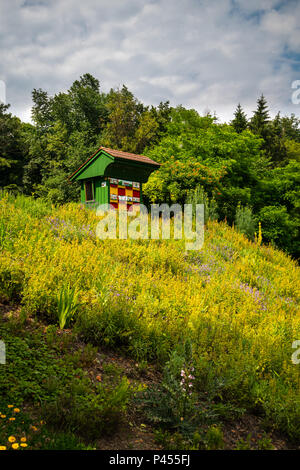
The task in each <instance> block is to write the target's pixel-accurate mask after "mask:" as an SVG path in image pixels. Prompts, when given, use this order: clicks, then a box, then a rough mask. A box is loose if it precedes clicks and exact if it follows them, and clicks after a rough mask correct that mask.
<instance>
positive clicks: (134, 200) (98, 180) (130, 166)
mask: <svg viewBox="0 0 300 470" xmlns="http://www.w3.org/2000/svg"><path fill="white" fill-rule="evenodd" d="M159 167H160V164H159V163H157V162H155V161H153V160H151V159H150V158H148V157H146V156H144V155H135V154H134V153H128V152H121V151H120V150H113V149H110V148H107V147H100V148H99V149H98V150H97V151H96V152H95V153H94V154H93V155H92V156H91V157H89V158H88V159H87V160H86V161H85V162H84V163H83V164H82V165H81V166H80V167H79V168H78V169H77V170H76V171H75V172H74V173H73V174H72V175H71V176H70V178H69V180H70V181H71V182H72V181H80V183H81V202H82V203H84V204H87V205H89V206H97V205H98V204H104V203H110V204H112V205H113V207H115V208H118V207H119V205H120V204H122V205H124V206H125V205H127V206H126V207H127V209H128V208H129V207H130V206H131V205H132V204H138V203H140V202H142V200H143V195H142V184H143V183H145V182H146V181H147V180H148V178H149V176H150V174H151V173H152V172H153V171H154V170H157V169H158V168H159Z"/></svg>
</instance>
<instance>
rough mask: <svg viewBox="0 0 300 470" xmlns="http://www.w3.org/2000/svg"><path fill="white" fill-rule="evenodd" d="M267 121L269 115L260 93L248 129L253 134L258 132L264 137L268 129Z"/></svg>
mask: <svg viewBox="0 0 300 470" xmlns="http://www.w3.org/2000/svg"><path fill="white" fill-rule="evenodd" d="M269 121H270V116H269V110H268V105H267V101H266V99H265V97H264V95H263V94H262V95H261V96H260V98H258V100H257V108H256V111H254V114H253V117H252V119H251V121H250V129H251V130H252V131H253V133H254V134H258V135H260V136H261V137H263V138H265V137H267V134H268V131H269Z"/></svg>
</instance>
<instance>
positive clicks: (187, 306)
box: [0, 193, 300, 446]
mask: <svg viewBox="0 0 300 470" xmlns="http://www.w3.org/2000/svg"><path fill="white" fill-rule="evenodd" d="M98 220H99V219H98V218H97V217H96V214H95V212H93V211H91V210H87V209H85V208H84V207H83V206H81V205H79V204H75V203H69V204H65V205H63V206H60V207H55V206H53V205H51V204H50V203H49V202H45V201H43V200H42V199H37V200H34V199H33V198H30V197H25V196H12V195H10V194H7V193H6V194H5V193H3V194H2V195H1V199H0V250H1V251H0V300H1V302H3V303H6V304H13V305H18V306H19V307H20V308H19V319H18V321H19V324H20V325H26V324H27V323H28V322H38V323H42V324H43V325H44V326H45V328H50V329H51V328H54V330H55V329H57V330H59V324H60V326H61V329H62V330H63V329H68V330H71V331H72V332H73V333H74V334H76V335H77V337H78V338H80V341H83V342H84V343H85V344H87V345H89V347H90V348H93V347H99V346H101V345H104V346H105V347H107V348H109V349H110V350H113V351H117V352H118V354H121V355H123V356H124V357H129V358H132V359H134V361H137V362H138V363H139V364H141V365H142V367H143V368H145V369H147V367H150V366H151V365H153V364H154V365H155V366H156V367H157V368H158V370H160V371H162V372H163V374H164V375H163V377H164V379H163V380H164V381H165V387H163V388H162V390H163V394H164V396H165V397H166V399H167V398H168V393H170V395H169V398H170V397H171V398H172V400H173V401H172V400H171V398H170V399H169V401H168V403H171V402H172V403H173V405H174V408H175V407H178V409H180V416H179V417H178V416H177V417H176V416H175V415H176V412H175V409H173V410H170V414H171V415H172V419H173V421H172V419H171V418H170V416H168V419H169V418H170V419H169V421H168V419H167V418H166V417H165V416H162V412H161V411H159V410H158V411H157V413H158V417H156V418H155V419H156V423H158V425H160V424H161V426H163V425H164V426H165V427H164V429H168V423H171V422H172V424H171V425H170V428H172V426H173V429H174V426H175V428H176V429H177V431H178V429H179V426H181V424H180V420H181V421H183V416H184V417H186V418H185V419H186V421H188V420H189V419H190V424H191V429H192V436H193V437H192V441H193V444H192V445H194V446H196V444H195V442H194V441H195V430H196V428H197V419H198V418H199V416H200V415H201V413H202V415H201V416H202V418H203V416H204V415H203V413H204V412H205V410H207V403H208V402H209V403H213V406H214V410H215V411H216V410H218V412H219V413H221V411H220V410H223V411H222V413H223V414H224V415H225V414H226V413H227V414H228V413H229V414H230V413H231V414H233V416H235V413H236V414H237V413H240V414H243V413H246V412H247V413H252V414H253V415H256V416H260V417H262V418H263V419H264V422H265V425H266V427H267V429H275V430H278V431H279V432H281V433H283V435H284V436H286V437H287V438H288V439H290V440H291V441H293V442H298V443H299V439H300V393H299V391H300V390H299V388H300V365H297V364H294V363H293V362H292V360H291V356H292V354H293V352H294V350H293V349H292V343H293V342H294V341H295V340H297V339H300V315H299V286H300V283H299V267H298V265H297V263H296V262H295V261H293V260H292V259H291V258H289V257H288V256H287V255H286V254H284V253H283V252H281V251H279V250H277V249H274V248H272V247H271V246H264V245H261V244H260V240H257V239H256V242H251V241H249V240H248V239H247V238H245V237H244V235H242V234H240V233H238V232H237V231H236V230H235V229H234V228H233V227H230V226H228V225H227V224H226V223H218V222H211V221H209V222H208V223H207V225H206V227H205V242H204V246H203V249H201V250H200V251H189V252H186V251H185V249H184V240H164V241H161V240H157V241H151V240H134V241H133V240H99V239H98V238H97V237H96V236H95V228H96V224H97V222H98ZM10 321H13V320H12V319H11V320H8V323H9V322H10ZM14 321H15V320H14ZM19 328H21V329H22V326H19ZM24 328H25V326H24ZM0 339H1V337H0ZM36 347H38V342H37V343H36ZM1 367H3V366H1ZM27 367H30V365H29V364H26V360H25V361H24V363H23V368H24V369H26V368H27ZM1 374H2V375H3V372H2V369H1V370H0V375H1ZM185 374H189V377H190V379H189V380H190V385H191V386H190V389H191V393H189V394H188V393H187V390H186V388H185V385H184V383H185V384H186V385H187V382H188V380H187V379H186V382H185V380H184V379H185V378H186V376H185ZM170 377H171V378H170ZM0 380H4V379H3V378H2V379H1V378H0ZM2 383H3V382H2ZM119 387H121V389H122V387H123V389H122V390H123V391H124V387H125V389H126V386H125V385H124V384H123V385H122V384H121V385H119ZM172 387H173V389H172ZM3 390H4V391H2V398H1V399H2V401H3V403H7V400H8V398H7V397H8V396H9V387H7V388H4V389H3ZM170 390H171V391H170ZM172 390H173V392H172ZM5 394H7V396H5ZM27 395H28V396H26V400H32V402H33V404H34V403H35V400H37V398H36V397H35V396H34V394H33V395H32V396H31V395H30V393H29V394H27ZM125 395H126V393H125ZM154 397H157V400H158V401H159V400H160V398H159V397H160V395H159V393H158V391H156V395H155V394H152V395H151V400H152V402H151V400H150V398H149V396H148V397H146V398H145V397H144V404H145V403H146V402H147V403H150V402H151V403H152V405H151V406H152V411H151V409H150V412H149V413H148V414H149V416H150V415H151V413H152V414H153V410H154V409H156V408H155V402H154V401H153V400H154ZM10 398H11V397H10ZM23 398H24V397H23ZM23 398H22V394H21V393H19V395H18V396H16V401H17V402H18V405H20V406H21V405H22V399H23ZM126 399H127V398H126ZM124 400H125V399H124ZM147 400H148V401H147ZM176 400H177V401H176ZM203 400H206V401H205V402H204V401H203ZM37 401H38V400H37ZM125 401H126V400H125ZM204 403H206V405H204ZM145 406H146V405H145ZM181 406H182V407H183V408H181ZM146 408H147V406H146ZM193 409H194V410H195V409H197V410H198V411H197V413H198V415H197V416H198V418H197V417H196V418H195V413H194V411H192V410H193ZM159 413H160V414H159ZM172 413H173V414H172ZM189 413H190V414H189ZM152 418H153V416H152ZM149 419H150V418H149ZM155 419H154V420H153V421H155ZM176 419H179V421H178V423H179V424H178V423H177V421H176ZM174 420H175V421H174ZM199 420H200V418H199ZM174 422H176V423H177V424H176V425H174ZM198 422H200V421H198ZM195 423H196V424H195ZM176 426H177V427H176ZM70 429H71V430H72V426H71V427H70ZM180 429H181V428H180ZM214 429H215V428H214ZM180 432H181V433H182V434H184V433H185V435H188V430H187V428H186V429H185V430H184V429H181V431H180ZM213 432H215V433H216V434H218V431H217V430H216V429H215V430H214V431H213ZM196 440H197V439H196ZM0 444H1V443H0Z"/></svg>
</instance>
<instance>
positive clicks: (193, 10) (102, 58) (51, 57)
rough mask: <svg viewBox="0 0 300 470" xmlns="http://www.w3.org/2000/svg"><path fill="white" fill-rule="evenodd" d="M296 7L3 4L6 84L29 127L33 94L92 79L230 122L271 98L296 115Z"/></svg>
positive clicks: (69, 0) (55, 0)
mask: <svg viewBox="0 0 300 470" xmlns="http://www.w3.org/2000/svg"><path fill="white" fill-rule="evenodd" d="M299 25H300V2H299V0H296V1H293V0H285V1H276V0H41V1H38V0H37V1H36V0H25V1H24V0H23V1H22V0H0V44H1V46H0V80H3V81H4V82H5V83H6V96H7V102H8V103H10V104H11V112H13V113H14V114H16V115H17V116H19V117H20V118H21V119H23V120H25V121H29V120H30V108H31V105H32V102H31V91H32V89H33V88H42V89H44V90H47V91H48V92H49V93H50V94H55V93H58V92H60V91H66V90H67V89H68V88H69V87H70V86H71V84H72V82H73V81H74V80H76V79H78V78H79V77H80V75H83V74H84V73H87V72H88V73H91V74H92V75H94V76H95V77H97V78H98V79H99V80H100V84H101V88H102V90H103V91H109V89H110V88H115V87H118V86H121V85H122V84H123V83H124V84H125V85H127V87H128V88H129V89H130V90H131V91H132V92H133V93H134V94H135V96H136V97H137V98H138V99H140V100H141V101H142V102H144V103H145V104H153V105H158V104H159V102H160V101H166V100H169V101H170V103H171V105H173V106H175V105H177V104H182V105H183V106H185V107H188V108H195V109H197V110H198V111H199V112H200V113H201V114H202V113H203V112H205V111H207V110H208V109H209V110H210V111H211V112H214V111H215V112H216V114H217V116H218V117H219V118H220V120H221V121H223V120H229V119H231V118H232V114H233V112H234V109H235V107H236V105H237V103H238V102H241V104H242V106H243V107H244V109H245V110H246V112H247V114H248V115H251V113H252V111H253V109H255V107H256V99H257V97H258V95H260V94H261V93H264V95H265V96H266V98H267V100H268V103H269V106H270V108H271V111H272V115H274V114H275V113H276V112H277V111H278V110H281V111H282V112H283V113H284V114H286V113H287V114H290V113H292V112H293V113H295V114H296V115H298V116H299V110H300V104H298V105H295V104H292V101H291V96H292V92H293V90H292V88H291V85H292V82H293V81H294V80H300V70H299V58H300V54H299V53H300V31H299Z"/></svg>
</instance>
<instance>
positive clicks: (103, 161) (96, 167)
mask: <svg viewBox="0 0 300 470" xmlns="http://www.w3.org/2000/svg"><path fill="white" fill-rule="evenodd" d="M99 156H100V152H99V153H97V154H96V155H95V156H94V158H93V159H92V160H91V161H90V162H89V163H88V164H87V166H85V167H83V168H82V170H80V171H79V172H78V173H77V174H76V175H75V177H74V179H75V180H86V179H88V178H95V177H99V176H100V175H104V172H105V169H106V167H107V166H108V165H109V164H110V163H112V162H113V161H114V159H113V157H110V156H108V155H104V154H103V152H102V154H101V157H99Z"/></svg>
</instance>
